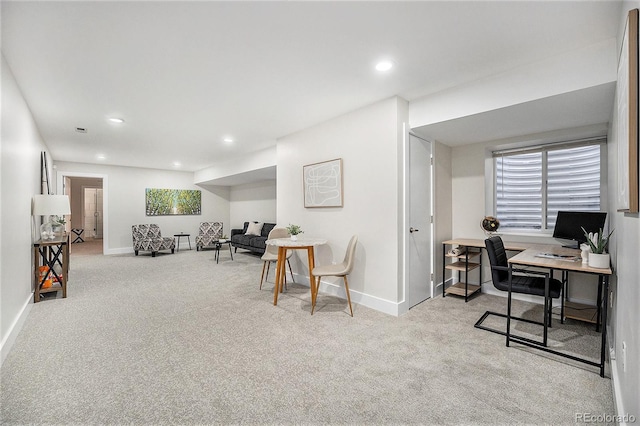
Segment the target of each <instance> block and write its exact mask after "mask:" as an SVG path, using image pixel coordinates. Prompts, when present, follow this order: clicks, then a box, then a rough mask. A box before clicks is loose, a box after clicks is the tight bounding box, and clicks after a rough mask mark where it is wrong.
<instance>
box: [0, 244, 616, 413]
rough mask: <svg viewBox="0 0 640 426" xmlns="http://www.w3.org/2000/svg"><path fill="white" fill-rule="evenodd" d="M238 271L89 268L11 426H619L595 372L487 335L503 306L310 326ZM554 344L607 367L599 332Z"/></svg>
mask: <svg viewBox="0 0 640 426" xmlns="http://www.w3.org/2000/svg"><path fill="white" fill-rule="evenodd" d="M234 259H235V260H233V261H231V260H230V258H229V257H228V256H224V255H223V256H222V257H221V260H220V263H219V264H216V263H215V260H214V253H213V251H201V252H197V251H195V250H191V251H188V250H187V251H180V252H179V253H176V254H173V255H170V254H166V255H159V256H158V257H156V258H151V256H150V255H148V254H146V255H141V256H138V257H135V256H133V255H120V256H78V257H75V258H74V259H73V260H72V263H71V266H72V269H71V271H70V281H69V295H68V298H66V299H62V298H60V297H59V296H58V297H50V298H49V299H47V300H44V301H43V302H41V303H38V304H35V305H34V306H33V308H32V309H31V312H30V314H29V317H28V318H27V320H26V323H25V325H24V327H23V329H22V331H21V332H20V334H19V335H18V337H17V339H16V342H15V344H14V346H13V349H12V351H11V353H10V354H9V355H8V357H7V359H6V361H5V362H4V365H3V366H2V371H1V386H2V394H1V400H0V401H1V408H0V410H1V411H0V414H1V423H2V424H12V425H13V424H82V425H87V424H135V425H157V424H182V425H191V424H198V425H201V424H241V423H249V424H367V425H369V424H394V425H395V424H514V423H518V424H553V425H560V424H566V425H569V424H574V423H575V418H576V414H578V413H598V414H614V413H615V411H614V404H613V400H612V390H611V382H610V380H609V379H607V378H601V377H600V376H599V375H598V374H597V372H596V369H595V368H592V367H588V366H585V365H582V364H576V363H572V362H570V361H567V360H564V359H561V360H559V359H557V358H555V357H553V356H549V355H546V354H544V353H542V352H539V351H533V350H531V349H528V348H523V347H517V346H516V347H511V348H506V347H505V345H504V338H503V337H502V336H500V335H497V334H493V333H489V332H486V331H482V330H478V329H475V328H474V327H473V324H474V323H475V321H476V320H477V319H478V318H479V317H480V316H481V315H482V313H483V312H484V311H485V310H487V309H491V310H504V306H505V299H503V298H500V297H496V296H489V295H480V296H478V297H475V298H474V299H472V300H471V301H470V302H469V303H467V304H465V303H464V300H461V299H459V298H454V297H447V298H445V299H443V298H442V297H437V298H435V299H434V300H429V301H427V302H424V303H422V304H421V305H419V306H417V307H415V308H414V309H412V310H411V311H410V312H409V313H408V314H406V315H403V316H402V317H399V318H396V317H392V316H388V315H385V314H382V313H379V312H377V311H374V310H371V309H367V308H365V307H362V306H357V305H355V306H354V315H355V317H354V318H351V317H350V316H349V314H348V307H347V305H346V301H343V300H341V299H337V298H335V297H331V296H326V295H322V294H320V295H319V297H318V305H317V310H316V313H315V314H314V315H313V316H311V315H310V304H309V299H310V297H309V290H308V288H307V287H304V286H301V285H296V284H293V285H292V284H290V286H289V290H288V291H287V292H286V293H285V294H284V295H283V296H282V297H280V299H279V303H278V306H273V303H272V301H273V297H272V293H271V291H270V290H271V289H272V288H273V277H272V276H270V277H269V283H267V284H266V286H265V287H263V290H262V291H260V290H258V285H259V279H260V272H261V268H262V263H261V262H260V260H259V258H258V257H255V256H253V255H249V254H240V253H238V254H237V255H236V256H234ZM272 269H273V268H272ZM394 285H395V284H394ZM515 310H516V311H517V313H518V314H524V315H527V316H536V315H539V314H540V312H541V310H540V309H539V306H538V305H532V304H526V303H515ZM496 326H500V324H497V323H496ZM516 329H517V330H518V331H519V332H522V333H524V332H527V331H529V330H527V329H526V328H525V327H524V326H522V325H521V324H520V325H517V326H516ZM550 336H551V343H552V345H554V346H556V347H558V348H564V349H566V350H571V351H576V352H579V353H580V354H581V355H587V356H592V357H593V358H594V359H597V358H598V348H599V343H598V341H599V335H598V334H596V333H595V332H594V331H593V330H592V327H591V326H589V325H587V324H583V323H579V322H568V323H567V324H566V325H559V324H557V325H556V324H554V327H553V330H552V331H551V334H550Z"/></svg>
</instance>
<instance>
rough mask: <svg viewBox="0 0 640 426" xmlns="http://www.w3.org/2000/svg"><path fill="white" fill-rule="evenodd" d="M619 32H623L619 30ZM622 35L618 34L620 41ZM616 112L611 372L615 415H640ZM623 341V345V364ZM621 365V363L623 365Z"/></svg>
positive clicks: (635, 270) (635, 296)
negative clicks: (620, 209)
mask: <svg viewBox="0 0 640 426" xmlns="http://www.w3.org/2000/svg"><path fill="white" fill-rule="evenodd" d="M633 8H640V1H633V2H625V3H624V7H623V15H622V16H621V17H620V27H621V28H624V23H625V21H626V16H627V12H628V11H629V10H630V9H633ZM621 35H622V33H621ZM621 39H622V37H621V36H620V37H619V40H618V44H620V41H621ZM617 127H618V115H617V112H616V110H615V108H614V111H613V117H612V120H611V126H610V133H609V144H608V147H609V170H610V173H609V193H610V194H612V196H611V197H610V198H611V202H610V204H609V211H610V220H611V229H615V232H614V237H613V244H612V245H611V246H610V251H611V257H612V262H613V265H614V272H615V275H616V276H615V277H614V280H613V285H612V290H613V309H612V310H611V312H610V315H609V318H610V324H611V329H612V331H613V336H609V340H612V341H613V343H614V356H615V359H614V360H612V362H611V366H612V374H613V377H614V385H615V389H614V391H615V394H616V403H617V408H618V414H625V413H629V414H633V415H635V416H636V419H637V418H640V397H639V396H638V395H640V332H639V331H638V327H639V325H640V309H638V306H639V305H640V286H639V285H638V277H640V262H638V259H640V215H639V214H637V213H635V214H624V213H618V212H616V209H617V206H616V202H617V197H616V195H615V194H617V172H616V168H617V158H618V157H617V155H618V132H617V131H616V129H617ZM623 343H624V344H625V345H626V363H624V354H623V349H622V346H623ZM623 364H624V365H623Z"/></svg>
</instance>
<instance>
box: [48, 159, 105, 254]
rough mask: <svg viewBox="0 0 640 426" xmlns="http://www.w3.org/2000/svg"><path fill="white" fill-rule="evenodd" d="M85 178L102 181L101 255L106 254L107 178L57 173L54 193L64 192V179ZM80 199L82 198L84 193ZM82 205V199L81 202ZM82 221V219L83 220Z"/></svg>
mask: <svg viewBox="0 0 640 426" xmlns="http://www.w3.org/2000/svg"><path fill="white" fill-rule="evenodd" d="M65 177H69V178H74V177H86V178H98V179H102V254H104V255H106V254H108V250H109V249H108V247H109V176H108V175H105V174H101V173H82V172H71V171H58V172H57V173H56V193H61V192H63V191H64V189H63V188H64V178H65ZM82 197H83V198H84V191H83V195H82ZM82 202H83V205H84V199H83V200H82ZM83 209H84V207H83ZM83 220H84V219H83Z"/></svg>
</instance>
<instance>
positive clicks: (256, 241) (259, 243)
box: [250, 237, 267, 250]
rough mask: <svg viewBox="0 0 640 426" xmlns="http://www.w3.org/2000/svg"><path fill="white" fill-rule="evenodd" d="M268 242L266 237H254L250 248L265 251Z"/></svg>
mask: <svg viewBox="0 0 640 426" xmlns="http://www.w3.org/2000/svg"><path fill="white" fill-rule="evenodd" d="M266 241H267V239H266V238H265V237H254V238H252V239H251V243H250V246H251V247H255V248H259V249H261V250H265V249H266V248H267V245H266V244H265V242H266Z"/></svg>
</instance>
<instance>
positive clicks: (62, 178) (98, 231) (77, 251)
mask: <svg viewBox="0 0 640 426" xmlns="http://www.w3.org/2000/svg"><path fill="white" fill-rule="evenodd" d="M60 183H61V184H62V185H61V186H58V188H60V187H62V188H63V193H64V194H67V195H68V196H69V201H70V204H71V216H70V220H69V221H68V223H67V231H68V232H70V242H71V246H70V254H71V256H83V255H102V254H104V253H106V251H107V247H108V241H107V235H108V232H107V229H108V215H107V185H106V183H107V179H106V176H104V175H97V174H90V173H73V172H60V175H59V176H58V185H60Z"/></svg>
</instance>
